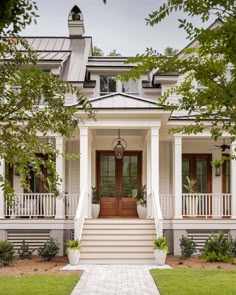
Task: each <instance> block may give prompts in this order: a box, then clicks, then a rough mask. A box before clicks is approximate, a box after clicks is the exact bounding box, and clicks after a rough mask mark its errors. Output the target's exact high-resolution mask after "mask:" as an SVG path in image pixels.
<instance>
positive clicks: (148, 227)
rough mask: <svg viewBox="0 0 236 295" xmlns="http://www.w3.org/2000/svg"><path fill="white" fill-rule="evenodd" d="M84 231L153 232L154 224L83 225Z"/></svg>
mask: <svg viewBox="0 0 236 295" xmlns="http://www.w3.org/2000/svg"><path fill="white" fill-rule="evenodd" d="M83 229H84V230H86V229H89V230H90V229H99V230H100V229H105V230H108V229H112V230H113V229H115V230H127V229H129V230H130V229H131V230H139V229H144V230H155V226H154V224H93V223H89V224H87V223H86V224H84V228H83Z"/></svg>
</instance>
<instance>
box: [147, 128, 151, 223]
mask: <svg viewBox="0 0 236 295" xmlns="http://www.w3.org/2000/svg"><path fill="white" fill-rule="evenodd" d="M146 155H147V170H146V171H147V172H146V174H147V175H146V177H147V180H146V185H147V217H149V218H150V217H151V216H152V180H151V139H150V131H148V133H147V136H146Z"/></svg>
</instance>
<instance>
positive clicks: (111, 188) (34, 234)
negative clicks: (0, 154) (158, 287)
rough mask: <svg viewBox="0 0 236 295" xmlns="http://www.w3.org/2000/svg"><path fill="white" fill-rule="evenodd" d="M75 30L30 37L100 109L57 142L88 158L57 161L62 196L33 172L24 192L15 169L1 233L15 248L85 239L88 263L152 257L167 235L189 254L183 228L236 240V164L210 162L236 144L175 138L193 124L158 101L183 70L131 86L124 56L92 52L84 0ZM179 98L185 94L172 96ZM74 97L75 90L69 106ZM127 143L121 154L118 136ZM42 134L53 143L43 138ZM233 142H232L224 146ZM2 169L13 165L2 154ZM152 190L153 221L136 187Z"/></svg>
mask: <svg viewBox="0 0 236 295" xmlns="http://www.w3.org/2000/svg"><path fill="white" fill-rule="evenodd" d="M68 27H69V36H68V37H55V36H53V37H29V38H27V40H28V41H29V43H30V45H31V46H32V48H33V50H35V51H36V52H37V53H38V55H39V63H38V66H39V67H40V68H42V69H45V70H49V71H51V72H53V73H55V74H56V75H59V76H60V77H61V78H62V79H63V80H65V81H69V82H71V83H72V84H73V85H75V86H78V87H81V88H82V89H83V92H84V94H85V95H86V96H87V97H88V98H89V99H90V101H91V103H92V106H93V108H94V110H95V112H96V120H88V119H87V116H86V114H84V113H82V112H81V110H80V111H78V116H80V117H82V118H83V119H84V122H83V124H80V125H78V127H77V128H76V130H75V132H74V136H73V138H71V139H67V138H62V137H60V136H57V135H55V134H52V135H51V136H50V140H52V141H53V142H54V143H55V146H56V148H57V149H58V150H59V151H61V152H64V151H66V152H68V153H70V152H78V153H80V159H79V160H68V161H67V160H65V159H64V158H63V157H61V156H59V157H58V158H57V159H56V169H57V173H58V174H59V176H60V177H61V178H62V179H63V182H62V184H61V187H60V191H61V197H57V198H55V197H54V196H53V195H52V194H49V193H47V192H45V188H44V187H45V186H44V185H43V183H42V182H43V180H42V179H39V178H37V177H36V176H34V175H33V174H32V179H31V183H30V186H31V190H32V193H24V192H23V190H22V189H21V187H20V177H19V176H18V175H17V173H15V171H14V168H13V169H10V175H11V181H12V185H13V186H14V188H15V190H16V193H17V195H16V200H17V201H16V205H15V208H13V209H11V208H7V205H6V204H4V196H3V193H2V192H0V239H7V240H9V241H12V242H13V243H14V244H15V245H16V247H17V246H19V244H20V243H21V241H22V240H23V239H25V240H26V241H27V242H29V243H30V245H31V247H37V246H38V245H39V244H41V243H42V242H44V241H45V240H47V239H48V237H49V236H51V237H55V238H57V239H58V241H59V242H60V245H61V251H60V254H61V255H62V254H63V251H64V246H63V245H64V242H65V241H66V240H67V239H69V238H72V237H73V236H75V237H76V238H79V239H81V244H82V248H81V263H96V262H97V263H114V262H115V263H123V262H126V263H127V262H128V263H152V262H153V261H154V254H153V247H152V240H153V238H154V237H155V236H156V235H158V234H159V235H160V234H162V233H163V234H164V235H165V236H166V237H167V239H168V243H169V248H170V253H174V254H180V247H179V239H180V238H181V237H182V235H185V236H188V237H190V238H192V239H193V240H195V241H196V242H197V244H198V246H199V247H201V246H202V244H203V243H204V241H205V240H206V238H207V237H208V235H209V234H210V233H212V232H214V231H219V230H221V231H224V232H225V233H226V234H231V235H232V236H233V237H236V161H233V160H232V161H231V162H229V161H228V162H225V163H224V165H222V167H217V168H215V167H214V166H212V165H211V161H212V160H214V159H217V158H220V157H221V155H222V153H223V154H227V153H229V152H230V149H235V148H236V142H235V143H233V144H231V145H229V139H228V138H227V135H225V137H224V138H222V141H221V142H220V143H219V145H220V146H221V147H220V148H219V147H216V146H215V145H216V143H215V142H214V141H213V140H212V139H211V137H210V134H209V133H208V132H207V131H206V132H204V133H202V134H199V135H171V134H169V132H168V130H169V129H170V128H172V127H175V126H183V125H185V124H189V123H191V121H190V120H188V118H186V117H183V116H181V114H171V113H168V112H166V111H163V109H160V108H158V107H157V104H156V102H157V101H158V99H159V97H160V95H161V94H162V93H164V92H165V90H166V89H168V88H169V87H171V86H174V85H176V83H181V79H183V77H180V76H179V75H178V74H177V73H164V74H160V73H157V74H152V73H146V74H145V75H143V76H142V77H141V79H140V80H138V81H136V82H134V81H129V82H127V83H122V82H121V81H119V80H115V76H116V75H117V74H120V73H124V72H126V71H129V69H130V68H131V67H132V65H129V64H125V63H124V62H125V61H126V58H125V57H94V56H92V38H91V37H86V36H85V35H84V34H85V30H84V20H83V15H82V12H81V11H80V9H79V8H78V7H77V6H75V7H74V8H73V9H72V10H71V12H70V14H69V19H68ZM170 99H172V100H176V99H178V98H176V97H171V98H170ZM73 103H75V101H74V100H73V97H72V96H68V97H67V98H66V104H67V105H71V104H73ZM118 135H120V137H121V138H122V140H121V143H122V144H123V146H124V147H125V151H124V154H123V156H122V157H121V158H119V157H118V158H117V155H115V151H114V146H115V145H116V143H117V138H118V137H119V136H118ZM42 140H48V138H43V137H42ZM223 140H225V145H224V144H223V143H224V141H223ZM0 169H1V172H4V169H9V168H8V167H7V165H5V164H4V161H3V160H1V166H0ZM186 176H189V177H190V178H193V179H196V180H197V184H196V191H197V193H194V194H189V193H187V192H186V191H185V190H184V186H183V184H184V183H185V181H186ZM143 185H145V186H146V192H147V218H145V219H140V218H138V216H137V209H136V201H137V198H136V197H137V194H138V193H139V192H140V191H141V189H142V186H143ZM92 187H96V190H97V195H98V198H99V200H100V206H101V210H100V215H99V218H98V219H93V218H92V215H91V202H92V189H91V188H92Z"/></svg>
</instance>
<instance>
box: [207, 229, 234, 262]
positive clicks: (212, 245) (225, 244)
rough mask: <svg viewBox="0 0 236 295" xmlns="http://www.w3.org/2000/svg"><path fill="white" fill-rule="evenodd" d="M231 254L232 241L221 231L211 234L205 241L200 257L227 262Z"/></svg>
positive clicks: (209, 260)
mask: <svg viewBox="0 0 236 295" xmlns="http://www.w3.org/2000/svg"><path fill="white" fill-rule="evenodd" d="M231 256H232V242H231V241H229V240H228V238H226V237H225V236H224V233H223V232H220V233H218V234H213V235H211V236H210V237H209V239H208V240H207V241H206V244H205V246H204V248H203V254H202V258H203V259H205V260H206V261H208V262H227V261H229V260H230V259H231Z"/></svg>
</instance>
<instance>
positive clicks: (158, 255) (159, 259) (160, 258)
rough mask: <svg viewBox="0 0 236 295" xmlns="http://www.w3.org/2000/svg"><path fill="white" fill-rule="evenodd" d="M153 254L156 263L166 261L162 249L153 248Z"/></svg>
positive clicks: (161, 263)
mask: <svg viewBox="0 0 236 295" xmlns="http://www.w3.org/2000/svg"><path fill="white" fill-rule="evenodd" d="M154 255H155V259H156V263H157V265H164V264H165V262H166V255H167V253H166V251H164V250H154Z"/></svg>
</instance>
